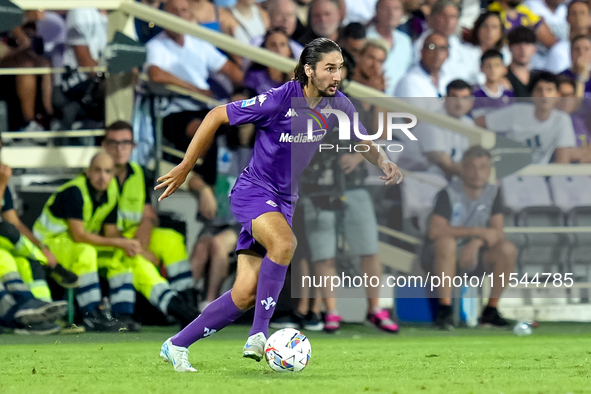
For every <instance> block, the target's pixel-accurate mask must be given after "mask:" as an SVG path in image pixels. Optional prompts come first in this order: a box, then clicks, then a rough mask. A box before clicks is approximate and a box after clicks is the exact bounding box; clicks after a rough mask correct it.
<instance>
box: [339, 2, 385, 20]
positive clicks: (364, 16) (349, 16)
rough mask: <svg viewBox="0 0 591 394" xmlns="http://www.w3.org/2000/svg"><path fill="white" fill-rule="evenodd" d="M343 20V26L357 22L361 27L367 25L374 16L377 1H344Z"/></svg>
mask: <svg viewBox="0 0 591 394" xmlns="http://www.w3.org/2000/svg"><path fill="white" fill-rule="evenodd" d="M344 1H345V9H346V11H345V19H344V20H343V24H344V25H348V24H349V23H351V22H359V23H361V24H363V25H365V24H367V23H369V22H370V21H371V20H372V19H373V17H374V16H375V10H376V2H377V0H344Z"/></svg>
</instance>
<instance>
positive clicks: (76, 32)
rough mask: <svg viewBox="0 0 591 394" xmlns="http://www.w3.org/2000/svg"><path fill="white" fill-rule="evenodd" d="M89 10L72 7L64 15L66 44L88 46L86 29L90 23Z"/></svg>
mask: <svg viewBox="0 0 591 394" xmlns="http://www.w3.org/2000/svg"><path fill="white" fill-rule="evenodd" d="M89 12H92V11H90V10H86V9H77V10H76V9H74V10H70V11H68V15H67V17H66V26H67V29H68V30H67V32H66V41H67V44H68V45H76V46H88V41H89V37H88V33H89V32H88V29H87V26H88V25H89V23H90V18H88V16H89Z"/></svg>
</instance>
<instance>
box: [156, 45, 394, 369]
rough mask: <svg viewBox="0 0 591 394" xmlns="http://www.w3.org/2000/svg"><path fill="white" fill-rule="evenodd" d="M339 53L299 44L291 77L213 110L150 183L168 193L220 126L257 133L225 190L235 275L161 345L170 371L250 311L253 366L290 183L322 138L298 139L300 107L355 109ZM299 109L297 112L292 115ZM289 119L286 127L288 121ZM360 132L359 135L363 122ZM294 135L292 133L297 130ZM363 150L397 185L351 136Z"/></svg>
mask: <svg viewBox="0 0 591 394" xmlns="http://www.w3.org/2000/svg"><path fill="white" fill-rule="evenodd" d="M342 66H343V56H342V55H341V49H340V47H339V46H338V45H337V44H336V43H334V42H333V41H331V40H329V39H326V38H318V39H315V40H313V41H311V42H310V43H309V44H307V45H306V47H305V48H304V51H303V52H302V55H301V57H300V61H299V64H298V65H297V67H296V69H295V77H294V80H292V81H290V82H287V83H286V84H284V85H283V86H281V87H279V88H277V89H272V90H270V91H268V92H267V93H265V94H261V95H259V96H257V97H255V98H252V99H250V100H244V101H242V102H233V103H230V104H228V105H224V106H219V107H216V108H215V109H213V110H212V111H211V112H210V113H209V114H208V115H207V116H206V117H205V119H204V120H203V123H202V124H201V126H200V127H199V129H198V130H197V132H196V134H195V136H194V137H193V140H192V141H191V144H190V145H189V149H188V150H187V153H186V155H185V158H184V159H183V161H182V162H181V164H179V165H178V166H177V167H175V168H174V169H172V170H171V171H170V172H169V173H168V174H166V175H165V176H163V177H161V178H159V179H158V182H161V183H160V184H159V185H157V186H156V189H161V188H166V189H165V191H164V193H163V194H162V195H161V196H160V200H162V199H164V198H166V197H168V196H170V195H171V194H172V193H174V191H175V190H176V189H178V188H179V187H180V186H181V185H182V184H183V182H184V181H185V179H186V177H187V174H189V172H190V171H191V169H192V168H193V166H194V164H195V162H196V160H197V158H198V157H199V156H200V155H201V154H203V153H205V150H206V149H207V147H208V146H209V144H210V143H211V141H212V140H213V138H214V134H215V132H216V130H217V129H218V128H219V126H220V125H222V124H225V123H229V124H230V125H238V124H243V123H254V124H255V125H256V126H257V128H258V132H257V136H256V141H255V146H254V153H253V156H252V158H251V160H250V163H249V166H248V167H246V169H245V170H244V171H243V172H242V174H241V175H240V177H239V178H238V180H237V181H236V184H235V185H234V188H233V189H232V191H231V193H230V204H231V208H232V212H233V213H234V215H235V216H236V218H237V219H238V221H239V222H240V224H241V225H242V227H243V228H242V231H241V232H240V235H239V238H238V244H237V246H236V250H237V252H238V272H237V276H236V282H235V283H234V287H233V288H232V290H230V291H228V292H226V293H225V294H223V295H222V296H220V297H219V298H218V299H217V300H215V301H214V302H212V303H211V304H210V305H209V306H207V307H206V308H205V309H204V310H203V312H202V313H201V315H200V316H199V317H198V318H197V319H195V320H194V321H193V322H192V323H191V324H189V325H188V326H187V327H186V328H185V329H183V330H182V331H181V332H179V333H178V334H177V335H175V336H173V337H172V338H169V339H167V340H166V342H164V344H163V345H162V348H161V351H160V355H161V356H162V357H163V358H164V359H165V360H167V361H168V362H170V363H171V364H172V365H173V366H174V369H175V370H176V371H179V372H188V371H191V372H195V371H196V369H195V368H193V367H192V366H191V364H190V363H189V359H188V355H189V351H188V349H187V348H188V347H189V346H190V345H191V344H192V343H194V342H195V341H197V340H199V339H202V338H204V337H207V336H209V335H211V334H213V333H214V332H216V331H219V330H221V329H222V328H224V327H225V326H227V325H228V324H230V323H232V322H233V321H234V320H236V319H237V318H238V317H239V316H241V315H242V314H243V313H244V312H245V311H246V310H248V309H250V308H252V307H253V306H255V311H254V321H253V325H252V328H251V331H250V336H249V338H248V340H247V342H246V344H245V346H244V350H243V355H244V357H248V358H252V359H255V360H257V361H260V360H261V359H262V357H263V353H264V346H265V342H266V338H267V335H268V329H269V320H270V319H271V316H272V315H273V311H274V310H275V305H276V302H277V297H278V296H279V292H280V291H281V288H282V287H283V283H284V281H285V274H286V271H287V268H288V265H289V263H290V260H291V258H292V255H293V251H294V249H295V246H296V239H295V237H294V235H293V232H292V230H291V218H292V212H293V207H294V206H295V203H296V201H297V198H298V197H297V184H298V179H299V177H300V175H301V173H302V171H303V170H304V168H305V167H306V166H307V165H308V163H309V162H310V160H311V159H312V156H314V154H315V153H316V151H317V150H318V146H319V144H320V142H321V140H322V138H312V139H311V140H309V139H307V138H306V135H307V134H306V130H307V129H306V127H305V125H306V123H305V122H306V120H307V117H306V116H305V113H304V111H303V110H300V108H299V107H297V108H293V106H292V101H294V102H298V101H302V102H303V103H305V104H304V105H302V108H304V107H309V108H311V109H314V108H316V111H320V110H321V109H326V108H335V109H338V110H341V111H343V112H345V113H346V114H347V115H348V117H349V119H353V113H354V111H355V108H354V107H353V105H352V104H351V102H350V101H348V99H347V98H345V96H344V95H343V94H342V93H340V92H339V90H338V88H339V83H340V81H341V68H342ZM298 112H299V113H298ZM336 120H337V117H336V116H334V115H331V116H327V117H326V122H327V123H326V124H325V125H323V127H322V129H321V130H316V131H315V132H314V136H315V137H316V136H317V135H319V134H318V133H320V132H321V133H323V134H322V136H324V135H325V134H326V132H327V131H328V130H332V127H334V126H336ZM292 122H293V123H292ZM355 126H357V127H358V130H359V132H360V134H362V135H366V134H367V132H366V131H365V128H364V127H363V125H361V124H358V125H355ZM300 130H301V132H299V133H298V132H297V131H300ZM353 138H355V142H356V144H358V145H359V144H361V145H364V147H363V149H359V150H367V152H365V153H363V155H364V156H365V158H366V159H367V160H368V161H369V162H371V163H372V164H374V165H376V166H378V167H379V168H381V169H382V170H383V171H384V174H385V176H382V177H381V179H383V180H385V181H386V184H391V183H393V182H397V183H400V182H401V181H402V174H401V173H400V170H399V169H398V166H396V164H394V163H392V162H391V161H389V160H388V158H387V156H386V155H385V153H384V152H383V150H380V149H379V147H378V146H376V145H373V144H372V143H371V141H369V140H361V139H359V138H358V137H356V136H353Z"/></svg>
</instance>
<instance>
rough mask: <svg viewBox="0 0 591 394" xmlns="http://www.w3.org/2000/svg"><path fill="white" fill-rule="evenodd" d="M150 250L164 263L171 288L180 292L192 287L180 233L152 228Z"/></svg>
mask: <svg viewBox="0 0 591 394" xmlns="http://www.w3.org/2000/svg"><path fill="white" fill-rule="evenodd" d="M150 251H151V252H152V253H154V254H155V255H156V257H158V259H160V261H162V263H163V264H164V268H165V269H166V274H167V277H168V283H170V288H171V289H173V290H175V291H176V292H178V293H182V292H183V291H187V290H190V289H192V288H193V279H192V278H191V276H192V275H191V265H190V264H189V257H188V255H187V246H186V245H185V237H183V235H182V234H181V233H179V232H178V231H174V230H172V229H168V228H159V227H157V228H154V229H152V235H151V237H150Z"/></svg>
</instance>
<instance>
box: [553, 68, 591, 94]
mask: <svg viewBox="0 0 591 394" xmlns="http://www.w3.org/2000/svg"><path fill="white" fill-rule="evenodd" d="M560 75H566V76H567V77H569V78H570V79H572V80H573V81H576V80H577V74H575V73H574V72H573V71H572V70H571V69H570V68H569V69H566V70H564V71H563V72H561V73H560ZM583 96H584V97H591V79H590V80H588V81H587V82H586V83H585V93H584V94H583Z"/></svg>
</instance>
